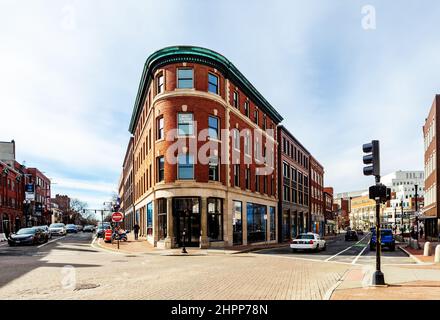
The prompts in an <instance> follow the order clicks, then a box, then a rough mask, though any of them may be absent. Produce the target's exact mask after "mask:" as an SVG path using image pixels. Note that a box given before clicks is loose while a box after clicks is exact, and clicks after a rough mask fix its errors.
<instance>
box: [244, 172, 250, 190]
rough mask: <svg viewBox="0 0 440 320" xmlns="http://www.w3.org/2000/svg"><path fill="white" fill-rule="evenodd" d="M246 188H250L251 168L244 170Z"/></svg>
mask: <svg viewBox="0 0 440 320" xmlns="http://www.w3.org/2000/svg"><path fill="white" fill-rule="evenodd" d="M245 180H246V189H248V190H250V189H251V168H246V170H245Z"/></svg>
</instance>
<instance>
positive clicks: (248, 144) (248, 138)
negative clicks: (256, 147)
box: [244, 131, 251, 155]
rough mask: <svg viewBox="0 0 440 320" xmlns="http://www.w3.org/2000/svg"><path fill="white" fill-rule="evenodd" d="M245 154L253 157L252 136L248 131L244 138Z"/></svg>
mask: <svg viewBox="0 0 440 320" xmlns="http://www.w3.org/2000/svg"><path fill="white" fill-rule="evenodd" d="M244 153H245V154H247V155H251V135H250V133H249V131H247V132H246V135H245V136H244Z"/></svg>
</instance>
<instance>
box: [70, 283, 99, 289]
mask: <svg viewBox="0 0 440 320" xmlns="http://www.w3.org/2000/svg"><path fill="white" fill-rule="evenodd" d="M98 287H99V284H94V283H83V284H80V285H78V286H76V288H75V291H79V290H89V289H95V288H98Z"/></svg>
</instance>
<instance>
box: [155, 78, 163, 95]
mask: <svg viewBox="0 0 440 320" xmlns="http://www.w3.org/2000/svg"><path fill="white" fill-rule="evenodd" d="M156 84H157V87H156V92H157V94H159V93H162V92H164V87H165V86H164V84H165V82H164V76H163V73H161V74H159V75H158V76H157V78H156Z"/></svg>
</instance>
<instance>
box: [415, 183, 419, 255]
mask: <svg viewBox="0 0 440 320" xmlns="http://www.w3.org/2000/svg"><path fill="white" fill-rule="evenodd" d="M414 187H415V188H416V193H415V196H416V200H415V211H414V215H415V217H416V221H417V248H418V249H419V248H420V246H419V234H420V229H419V217H418V215H417V188H418V185H416V184H415V185H414Z"/></svg>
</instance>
